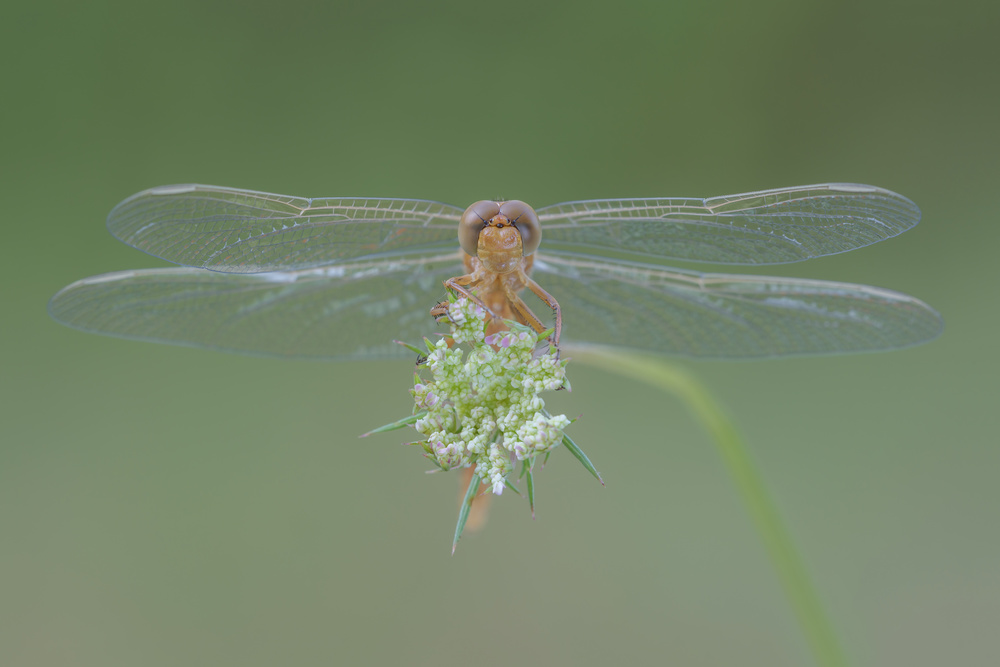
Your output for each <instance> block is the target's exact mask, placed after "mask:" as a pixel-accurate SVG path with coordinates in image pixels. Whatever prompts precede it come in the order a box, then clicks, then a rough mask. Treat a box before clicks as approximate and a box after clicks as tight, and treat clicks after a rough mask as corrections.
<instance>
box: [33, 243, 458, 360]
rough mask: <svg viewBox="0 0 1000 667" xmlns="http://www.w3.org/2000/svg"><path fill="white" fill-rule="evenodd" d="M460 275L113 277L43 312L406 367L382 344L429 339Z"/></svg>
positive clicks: (439, 269) (431, 269) (332, 271)
mask: <svg viewBox="0 0 1000 667" xmlns="http://www.w3.org/2000/svg"><path fill="white" fill-rule="evenodd" d="M461 272H462V271H461V262H460V261H459V259H458V254H457V253H451V254H449V255H447V256H442V257H437V258H434V259H430V260H427V259H423V260H418V259H407V258H400V259H398V260H391V261H390V260H382V261H379V262H353V263H349V264H344V265H340V266H336V267H329V268H326V269H313V270H308V271H296V272H285V273H258V274H252V275H229V274H224V273H215V272H211V271H205V270H203V269H193V268H173V269H147V270H141V271H122V272H119V273H109V274H105V275H100V276H94V277H92V278H87V279H85V280H80V281H78V282H75V283H73V284H72V285H69V286H68V287H66V288H64V289H63V290H62V291H60V292H59V293H58V294H56V295H55V296H54V297H52V300H51V301H50V302H49V312H50V314H51V315H52V317H54V318H55V319H56V320H58V321H59V322H62V323H63V324H67V325H69V326H72V327H75V328H77V329H83V330H85V331H90V332H94V333H102V334H108V335H112V336H121V337H124V338H135V339H140V340H148V341H157V342H163V343H175V344H179V345H190V346H195V347H206V348H215V349H221V350H228V351H231V352H241V353H245V354H259V355H267V356H286V357H310V358H320V359H379V358H392V357H410V358H412V357H413V353H412V352H410V351H408V350H406V349H405V348H403V347H401V346H399V345H395V344H394V343H393V342H392V341H393V340H402V341H406V342H409V343H411V344H420V342H421V341H422V340H423V337H424V336H429V335H430V334H431V333H433V332H434V331H437V330H439V329H440V328H441V327H439V326H437V325H436V324H435V323H434V321H433V319H432V318H431V316H430V314H429V313H430V309H431V307H432V306H433V305H434V304H435V303H437V302H438V301H439V300H441V299H442V298H443V297H444V296H445V290H444V287H443V286H442V281H443V280H445V279H446V278H449V277H452V276H455V275H460V274H461Z"/></svg>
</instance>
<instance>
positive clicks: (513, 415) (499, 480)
mask: <svg viewBox="0 0 1000 667" xmlns="http://www.w3.org/2000/svg"><path fill="white" fill-rule="evenodd" d="M448 320H449V322H450V324H451V329H452V332H451V336H450V338H451V339H452V341H454V343H455V344H450V342H451V341H449V340H448V339H446V338H442V339H441V340H439V341H437V343H436V344H434V345H428V348H429V353H428V355H427V360H426V361H425V362H424V364H423V367H424V368H426V369H427V370H429V371H430V373H431V375H432V378H431V379H429V380H423V379H421V378H419V376H418V377H417V381H416V382H415V384H414V386H413V389H412V391H411V393H412V394H413V398H414V400H415V402H416V409H417V410H423V411H426V414H425V415H424V416H423V417H421V418H420V419H418V420H417V421H416V423H415V424H414V428H416V430H417V432H419V433H420V434H421V435H423V436H424V437H425V438H426V440H424V441H423V447H424V451H425V452H426V456H427V458H429V459H431V460H432V461H434V463H436V464H437V465H438V466H439V467H440V468H441V469H443V470H450V469H452V468H468V467H472V466H475V472H476V475H477V476H478V477H479V478H480V479H481V480H484V481H486V482H487V483H488V484H490V485H491V487H492V489H493V493H495V494H497V495H500V494H501V493H503V490H504V487H505V486H506V483H507V478H508V476H509V475H510V474H511V473H512V472H514V465H515V462H516V461H525V462H528V464H529V465H530V463H531V462H532V460H533V459H534V457H535V456H537V455H538V454H545V453H548V452H549V450H551V449H552V448H553V447H555V446H556V445H558V444H559V443H561V442H562V439H563V429H565V428H566V427H567V426H569V424H570V420H569V419H568V418H567V417H566V416H565V415H555V416H550V415H548V414H547V413H546V412H545V411H544V410H545V401H543V400H542V398H541V397H540V396H539V394H540V393H541V392H543V391H546V390H548V391H553V390H556V389H559V388H561V387H564V386H567V384H566V371H565V367H566V362H565V361H560V360H559V359H558V358H557V357H556V353H555V351H554V350H550V351H549V352H546V353H536V352H535V348H536V346H537V345H538V343H539V339H540V338H541V336H540V335H539V334H537V333H535V332H534V331H532V330H531V329H529V328H528V327H525V326H523V325H520V324H517V323H514V322H510V323H508V324H507V326H508V330H507V331H500V332H498V333H495V334H492V335H489V336H487V335H486V312H485V311H484V310H483V309H482V307H480V306H478V305H477V304H475V303H473V302H472V301H470V300H468V299H464V298H463V299H459V300H458V301H455V302H454V303H452V304H451V306H450V307H449V308H448ZM458 343H465V344H467V345H468V346H469V347H470V349H469V351H468V352H465V351H464V350H463V349H462V348H461V347H459V345H457V344H458Z"/></svg>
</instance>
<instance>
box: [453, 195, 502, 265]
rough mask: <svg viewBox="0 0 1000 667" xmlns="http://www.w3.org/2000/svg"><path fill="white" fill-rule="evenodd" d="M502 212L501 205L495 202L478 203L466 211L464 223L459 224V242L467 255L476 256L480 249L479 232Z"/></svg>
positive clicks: (463, 217) (463, 215)
mask: <svg viewBox="0 0 1000 667" xmlns="http://www.w3.org/2000/svg"><path fill="white" fill-rule="evenodd" d="M499 212H500V204H498V203H496V202H495V201H487V200H484V201H477V202H476V203H475V204H473V205H472V206H470V207H469V208H467V209H465V213H463V214H462V221H461V222H460V223H458V242H459V244H461V246H462V250H464V251H465V252H466V253H467V254H469V255H472V256H473V257H475V256H476V253H477V252H478V249H479V232H481V231H482V229H483V227H485V226H486V223H488V222H489V221H490V220H492V219H493V217H494V216H496V215H497V214H498V213H499Z"/></svg>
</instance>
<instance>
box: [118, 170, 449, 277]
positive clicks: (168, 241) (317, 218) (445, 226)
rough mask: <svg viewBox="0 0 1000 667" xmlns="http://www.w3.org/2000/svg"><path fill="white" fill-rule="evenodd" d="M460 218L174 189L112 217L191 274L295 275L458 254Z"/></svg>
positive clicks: (123, 232)
mask: <svg viewBox="0 0 1000 667" xmlns="http://www.w3.org/2000/svg"><path fill="white" fill-rule="evenodd" d="M461 215H462V210H461V209H458V208H456V207H454V206H450V205H448V204H442V203H439V202H432V201H424V200H420V199H353V198H328V199H305V198H301V197H289V196H287V195H276V194H268V193H266V192H253V191H250V190H237V189H233V188H222V187H215V186H210V185H170V186H163V187H158V188H153V189H151V190H146V191H144V192H140V193H138V194H135V195H132V196H131V197H129V198H128V199H126V200H124V201H123V202H121V203H120V204H118V205H117V206H115V208H114V209H113V210H112V211H111V213H110V215H109V216H108V229H109V231H110V232H111V233H112V234H113V235H114V236H115V237H116V238H118V239H120V240H121V241H123V242H125V243H127V244H129V245H130V246H133V247H135V248H138V249H139V250H142V251H143V252H147V253H149V254H150V255H154V256H156V257H160V258H162V259H165V260H167V261H168V262H173V263H175V264H182V265H185V266H195V267H201V268H206V269H211V270H213V271H224V272H227V273H260V272H265V271H291V270H299V269H307V268H313V267H317V266H327V265H331V264H336V263H339V262H343V261H347V260H351V259H357V258H363V257H376V256H383V255H406V254H422V255H434V254H438V253H441V252H444V251H446V250H448V249H451V248H457V247H458V237H457V223H458V221H459V219H460V218H461Z"/></svg>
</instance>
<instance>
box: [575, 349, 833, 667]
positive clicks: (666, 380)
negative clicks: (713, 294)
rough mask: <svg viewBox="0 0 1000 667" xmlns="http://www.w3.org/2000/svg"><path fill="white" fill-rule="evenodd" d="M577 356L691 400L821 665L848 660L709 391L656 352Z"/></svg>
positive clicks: (579, 352)
mask: <svg viewBox="0 0 1000 667" xmlns="http://www.w3.org/2000/svg"><path fill="white" fill-rule="evenodd" d="M573 360H574V361H582V362H584V363H588V364H591V365H594V366H598V367H600V368H603V369H605V370H609V371H612V372H615V373H618V374H620V375H624V376H626V377H630V378H633V379H636V380H640V381H642V382H645V383H647V384H650V385H653V386H654V387H657V388H659V389H663V390H664V391H668V392H670V393H672V394H674V395H676V396H678V397H679V398H680V399H681V400H683V401H684V402H685V403H686V404H687V406H688V408H689V409H690V410H691V412H693V413H694V415H695V417H696V418H697V419H699V420H700V421H701V423H702V425H703V426H704V427H705V428H706V429H707V430H708V432H709V433H710V434H711V435H712V439H713V440H714V441H715V445H716V447H717V448H718V450H719V453H720V454H721V455H722V459H723V461H724V462H725V464H726V466H727V467H728V469H729V474H730V475H731V476H732V478H733V481H735V482H736V486H737V488H738V489H739V491H740V495H741V496H742V498H743V502H744V504H745V505H746V507H747V511H748V512H749V513H750V517H751V518H752V520H753V523H754V525H755V526H756V528H757V532H758V533H759V534H760V538H761V540H762V541H763V542H764V546H765V548H766V549H767V553H768V555H769V556H770V557H771V562H772V563H773V565H774V568H775V570H777V573H778V578H779V579H780V580H781V584H782V586H783V588H784V589H785V594H786V595H787V596H788V599H789V601H790V602H791V605H792V608H793V609H794V611H795V614H796V616H797V617H798V621H799V625H800V626H801V627H802V631H803V632H804V633H805V636H806V639H807V641H808V642H809V646H810V648H811V649H812V652H813V657H814V658H815V659H816V662H817V663H818V664H819V665H823V667H838V666H840V665H846V664H847V662H846V659H845V657H844V653H843V651H842V650H841V648H840V644H839V643H838V641H837V638H836V636H835V635H834V632H833V629H832V627H831V625H830V622H829V621H828V620H827V618H826V614H825V613H824V611H823V606H822V605H821V604H820V601H819V596H817V594H816V591H815V589H814V588H813V586H812V583H811V582H810V581H809V576H808V575H807V574H806V570H805V567H804V566H803V564H802V560H801V558H800V557H799V555H798V552H797V551H796V549H795V545H794V544H793V543H792V540H791V537H789V534H788V532H787V531H786V530H785V527H784V525H783V524H782V521H781V518H780V517H779V516H778V512H777V510H776V509H775V507H774V504H773V503H772V501H771V499H770V498H769V497H768V494H767V491H766V489H765V488H764V483H763V482H762V481H761V478H760V475H759V474H758V473H757V470H756V468H755V466H754V464H753V461H752V460H751V459H750V455H749V453H748V452H747V449H746V447H745V446H744V445H743V442H742V439H741V438H740V434H739V432H738V431H737V430H736V427H735V426H734V425H733V423H732V422H731V421H730V420H729V418H728V417H727V416H726V414H725V412H724V411H723V410H722V408H721V407H720V406H719V404H718V403H717V402H716V401H715V399H714V398H712V395H711V394H710V393H709V392H708V390H707V389H706V388H705V387H704V386H703V385H702V384H701V383H700V382H698V380H697V379H696V378H695V377H694V376H693V375H691V374H689V373H687V372H685V371H683V370H681V369H679V368H675V367H673V366H669V365H667V364H665V363H663V362H662V361H659V360H657V359H655V358H652V357H647V356H639V355H633V354H626V353H622V352H617V351H615V352H613V351H607V350H601V351H597V350H574V351H573Z"/></svg>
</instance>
